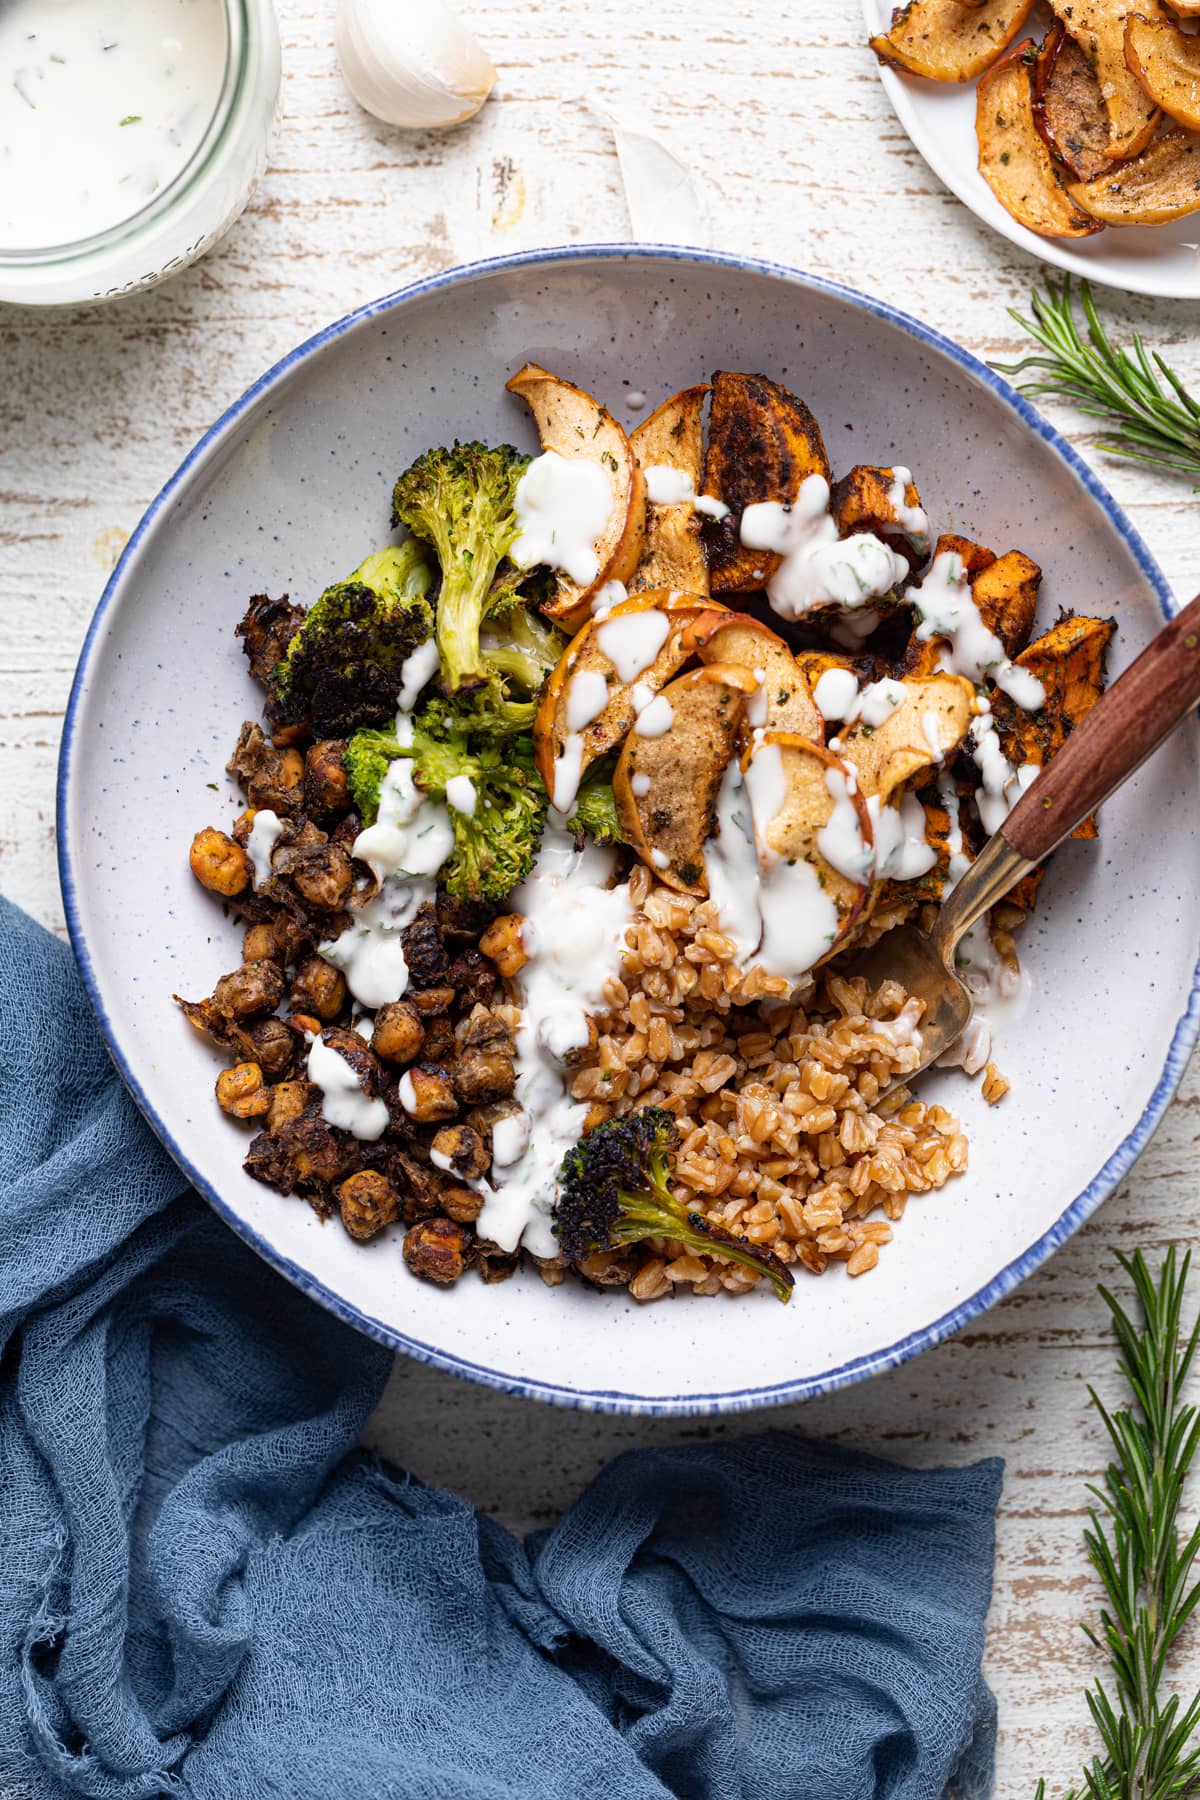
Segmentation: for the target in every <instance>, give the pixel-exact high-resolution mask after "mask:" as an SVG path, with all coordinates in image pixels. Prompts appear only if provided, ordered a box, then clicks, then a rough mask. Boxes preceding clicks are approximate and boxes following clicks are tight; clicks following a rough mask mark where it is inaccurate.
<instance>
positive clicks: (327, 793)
mask: <svg viewBox="0 0 1200 1800" xmlns="http://www.w3.org/2000/svg"><path fill="white" fill-rule="evenodd" d="M345 756H346V746H345V743H344V742H343V741H342V739H341V738H324V739H322V741H321V742H320V743H319V744H310V745H309V748H308V750H307V752H306V754H305V758H304V809H305V811H306V812H308V813H311V814H313V815H314V816H315V817H316V818H334V817H337V816H338V815H339V814H341V813H344V812H348V811H349V810H350V807H351V806H352V805H353V801H352V799H351V795H350V783H349V782H348V781H347V779H346V763H345Z"/></svg>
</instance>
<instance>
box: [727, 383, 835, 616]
mask: <svg viewBox="0 0 1200 1800" xmlns="http://www.w3.org/2000/svg"><path fill="white" fill-rule="evenodd" d="M809 475H822V476H824V478H825V480H826V481H828V480H829V458H828V457H827V456H826V454H825V445H824V443H823V441H822V439H821V428H820V426H819V425H818V424H817V421H816V420H815V419H814V418H813V415H812V414H811V413H810V412H809V410H808V408H807V406H805V404H804V402H803V400H798V399H797V398H796V396H795V394H791V393H789V392H788V390H787V388H785V387H780V385H779V383H778V382H776V381H772V380H771V379H770V378H769V377H768V376H766V375H737V374H731V373H729V372H728V371H726V370H718V372H717V373H716V374H715V375H714V376H713V382H712V410H711V412H710V414H709V422H708V455H707V457H706V458H705V464H704V492H705V493H706V494H708V495H710V496H711V497H712V498H713V499H714V500H719V501H721V503H722V504H723V505H724V506H727V507H728V508H729V513H728V516H727V517H726V518H723V519H706V520H705V522H704V541H705V544H706V547H707V550H708V569H709V582H710V585H711V588H712V592H713V593H714V594H743V593H750V592H752V591H753V590H754V589H756V588H761V587H763V586H765V584H766V582H767V580H768V579H769V577H770V575H771V574H772V572H773V570H774V569H775V568H776V567H777V566H778V563H779V558H778V557H777V556H773V555H771V554H770V553H769V552H767V551H763V550H750V549H748V548H747V547H746V546H745V545H743V543H742V541H741V537H740V536H739V527H740V524H741V518H742V513H743V511H744V510H745V508H746V507H747V506H751V505H753V504H754V503H755V502H757V501H760V500H778V501H781V502H784V501H791V500H794V499H795V498H796V495H797V493H798V492H799V489H800V483H801V482H802V481H803V480H804V479H805V478H806V477H807V476H809Z"/></svg>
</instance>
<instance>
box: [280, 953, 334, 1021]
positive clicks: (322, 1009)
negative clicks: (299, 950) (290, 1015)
mask: <svg viewBox="0 0 1200 1800" xmlns="http://www.w3.org/2000/svg"><path fill="white" fill-rule="evenodd" d="M289 999H290V1001H291V1004H292V1006H293V1007H294V1008H295V1009H296V1011H297V1012H299V1013H305V1014H311V1015H314V1016H315V1017H316V1018H318V1019H322V1020H324V1021H325V1023H326V1024H328V1022H329V1020H330V1019H336V1018H337V1016H338V1014H339V1013H340V1012H341V1010H342V1008H343V1007H344V1006H345V1004H346V977H345V976H344V975H343V974H342V971H341V970H340V969H335V968H334V966H333V964H332V963H331V962H326V961H325V958H324V957H323V956H306V957H305V958H304V961H303V962H302V963H301V964H300V966H299V968H298V969H297V970H296V973H295V975H294V976H293V977H292V989H291V993H290V995H289Z"/></svg>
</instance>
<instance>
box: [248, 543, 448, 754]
mask: <svg viewBox="0 0 1200 1800" xmlns="http://www.w3.org/2000/svg"><path fill="white" fill-rule="evenodd" d="M432 585H433V569H432V567H431V565H430V562H429V559H428V556H427V554H426V552H425V550H424V548H423V546H422V545H420V544H419V543H417V542H416V540H415V539H412V538H409V539H407V540H406V541H405V542H404V543H403V544H400V545H389V547H388V548H387V549H386V550H378V551H376V552H375V554H374V555H373V556H368V558H367V560H366V561H365V562H364V563H362V564H361V565H360V566H359V567H358V568H357V569H355V571H354V573H353V575H351V576H349V577H348V578H347V579H346V580H345V581H339V582H335V583H334V585H333V586H332V587H329V588H326V590H325V592H324V593H323V594H322V595H321V598H320V599H319V600H318V601H316V603H315V604H314V605H313V606H310V607H309V609H308V611H307V612H306V613H305V615H304V618H303V620H302V621H301V624H300V627H299V629H298V630H297V631H296V633H295V635H294V636H293V637H292V639H291V641H290V643H289V644H288V647H287V650H286V651H285V653H284V655H283V657H282V658H281V660H280V661H279V663H278V664H277V666H276V667H275V669H274V670H273V672H272V674H271V677H270V680H271V687H272V690H273V692H274V696H275V710H276V713H277V715H278V717H279V719H280V720H281V722H285V723H298V722H299V721H301V720H311V722H312V725H313V729H314V730H315V731H316V732H317V733H318V735H319V736H321V737H348V736H349V735H350V733H351V732H353V731H356V730H357V729H358V728H359V727H360V726H363V725H379V724H382V722H383V721H384V720H385V719H386V718H388V716H389V715H390V714H392V713H394V712H395V710H396V698H397V695H398V694H399V692H400V686H401V682H402V680H403V669H404V663H405V660H406V658H407V657H409V656H410V655H411V654H412V652H413V651H414V650H415V649H416V648H417V646H418V645H419V644H423V643H424V642H425V640H426V639H427V638H428V637H429V636H430V633H431V632H432V630H433V609H432V607H431V606H430V604H429V601H428V600H427V599H426V598H425V596H426V594H427V593H428V592H429V589H430V587H431V586H432Z"/></svg>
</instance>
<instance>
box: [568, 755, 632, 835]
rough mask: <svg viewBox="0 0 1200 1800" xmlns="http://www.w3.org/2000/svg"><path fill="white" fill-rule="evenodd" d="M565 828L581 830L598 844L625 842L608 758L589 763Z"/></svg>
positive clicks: (575, 830)
mask: <svg viewBox="0 0 1200 1800" xmlns="http://www.w3.org/2000/svg"><path fill="white" fill-rule="evenodd" d="M567 830H568V831H574V832H583V834H584V835H585V836H586V837H590V838H591V839H592V840H593V842H595V843H597V844H623V843H624V842H625V835H624V833H623V832H622V830H621V821H620V819H619V818H618V817H617V802H616V799H615V797H614V795H613V789H612V766H611V761H610V760H609V759H607V758H601V759H600V760H599V761H598V762H594V763H592V764H591V766H590V767H589V769H588V772H587V774H586V775H585V776H584V778H583V782H582V784H581V786H580V789H579V792H578V794H577V795H576V796H575V810H574V812H573V813H572V814H571V816H570V818H569V819H568V820H567Z"/></svg>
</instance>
